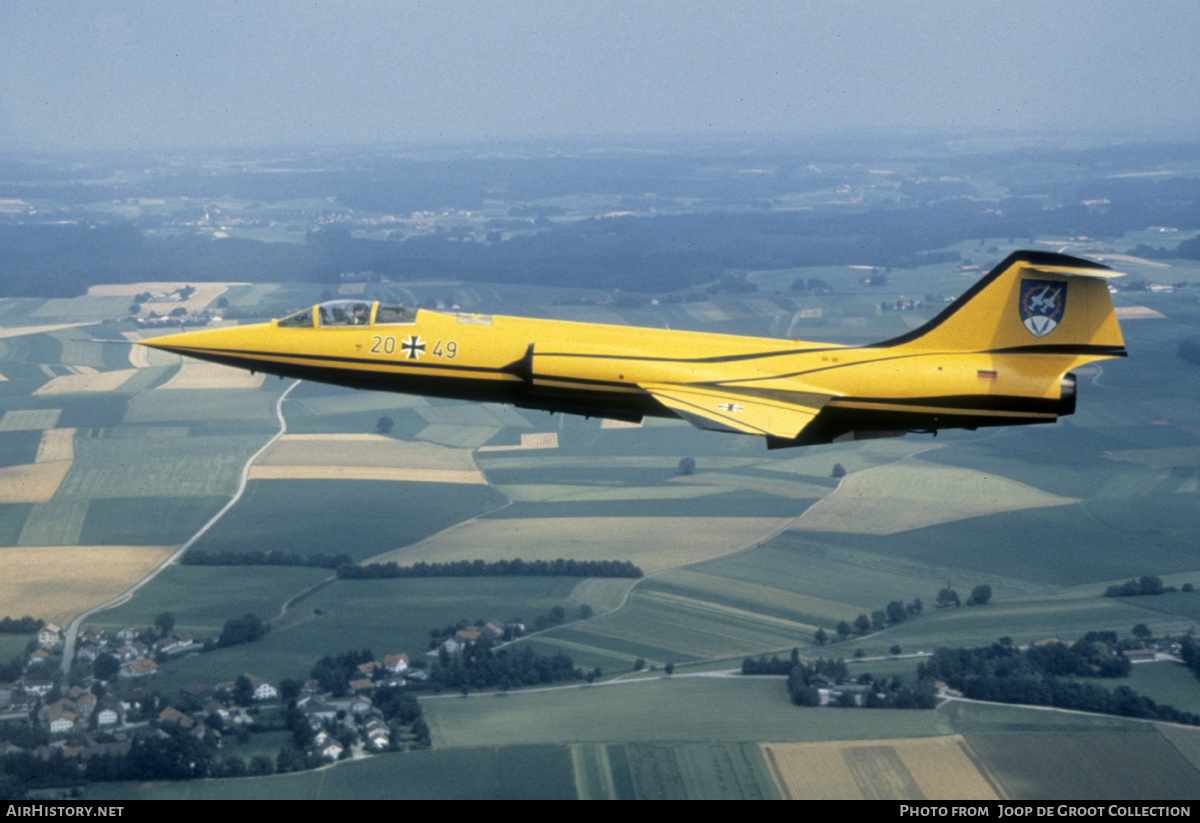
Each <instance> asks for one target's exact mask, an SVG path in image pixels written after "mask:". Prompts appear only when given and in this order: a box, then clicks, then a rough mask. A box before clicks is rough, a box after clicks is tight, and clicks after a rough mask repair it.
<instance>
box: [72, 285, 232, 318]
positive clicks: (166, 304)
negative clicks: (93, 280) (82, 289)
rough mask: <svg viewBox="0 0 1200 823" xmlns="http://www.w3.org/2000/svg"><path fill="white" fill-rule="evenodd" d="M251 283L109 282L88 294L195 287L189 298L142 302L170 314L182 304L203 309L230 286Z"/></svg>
mask: <svg viewBox="0 0 1200 823" xmlns="http://www.w3.org/2000/svg"><path fill="white" fill-rule="evenodd" d="M248 285H250V284H249V283H185V282H169V283H168V282H155V283H107V284H104V285H100V286H92V287H91V288H89V289H88V295H90V296H92V297H129V298H133V297H134V296H135V295H138V294H142V293H143V292H150V294H153V295H158V294H171V293H173V292H175V291H177V290H179V289H181V288H183V287H184V286H191V287H192V288H194V289H195V291H193V292H192V296H191V297H189V298H188V299H187V300H179V301H171V300H163V301H152V300H148V301H146V302H145V303H143V304H142V310H143V311H146V312H151V311H154V312H158V313H159V314H170V313H171V311H172V310H174V309H177V308H179V307H180V306H182V307H183V308H185V309H187V310H188V311H189V312H199V311H203V310H204V309H205V308H206V307H207V306H208V304H209V303H211V302H213V301H214V300H216V299H217V298H218V297H220V296H221V295H222V294H224V293H225V292H226V291H228V289H229V287H230V286H248Z"/></svg>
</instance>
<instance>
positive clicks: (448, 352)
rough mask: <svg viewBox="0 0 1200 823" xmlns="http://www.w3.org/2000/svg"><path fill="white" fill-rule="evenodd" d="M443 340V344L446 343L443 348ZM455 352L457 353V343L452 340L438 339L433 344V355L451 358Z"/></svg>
mask: <svg viewBox="0 0 1200 823" xmlns="http://www.w3.org/2000/svg"><path fill="white" fill-rule="evenodd" d="M443 342H445V344H446V345H445V347H444V348H443V346H442V343H443ZM456 354H458V344H457V343H455V342H454V341H453V340H446V341H441V340H439V341H437V343H435V344H434V346H433V356H434V357H444V358H446V359H447V360H453V359H454V356H455V355H456Z"/></svg>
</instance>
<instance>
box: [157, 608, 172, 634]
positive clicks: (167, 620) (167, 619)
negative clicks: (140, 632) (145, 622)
mask: <svg viewBox="0 0 1200 823" xmlns="http://www.w3.org/2000/svg"><path fill="white" fill-rule="evenodd" d="M154 625H155V626H156V627H157V628H158V632H159V634H161V635H162V636H163V637H166V636H167V635H169V634H170V633H171V632H172V631H173V630H174V629H175V615H173V614H171V613H170V612H163V613H162V614H160V615H158V616H157V617H155V618H154Z"/></svg>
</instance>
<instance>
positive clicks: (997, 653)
mask: <svg viewBox="0 0 1200 823" xmlns="http://www.w3.org/2000/svg"><path fill="white" fill-rule="evenodd" d="M1105 634H1106V633H1100V632H1093V633H1089V634H1088V635H1085V636H1084V638H1083V639H1081V640H1079V641H1078V642H1076V643H1074V644H1072V645H1070V646H1068V645H1066V644H1064V643H1057V642H1055V643H1048V644H1045V645H1043V646H1031V647H1029V648H1028V649H1026V650H1022V649H1019V648H1017V647H1016V646H1015V645H1013V644H1012V642H1011V641H1008V640H1007V639H1005V640H1002V641H999V642H996V643H993V644H992V645H990V646H981V647H978V648H974V649H938V650H937V651H936V652H934V654H933V656H932V657H931V658H930V659H929V660H928V661H927V662H925V663H922V664H921V665H920V666H918V667H917V672H918V676H919V677H921V678H927V679H931V680H942V681H945V683H946V684H947V685H949V686H950V687H951V688H954V689H957V690H959V691H960V692H962V693H963V695H965V696H966V697H970V698H972V699H975V700H991V701H996V702H999V703H1026V704H1030V705H1036V706H1054V707H1056V708H1062V709H1076V710H1079V711H1089V712H1098V713H1101V714H1114V715H1120V716H1122V717H1137V718H1144V719H1149V720H1163V721H1167V722H1172V723H1187V724H1189V725H1200V715H1196V714H1193V713H1191V712H1184V711H1180V710H1178V709H1176V708H1174V707H1173V706H1166V705H1159V704H1158V703H1156V702H1155V701H1153V700H1151V699H1150V698H1148V697H1145V696H1144V695H1140V694H1138V693H1137V692H1135V691H1134V690H1133V689H1131V688H1129V687H1128V686H1118V687H1117V688H1116V689H1112V690H1109V689H1105V688H1103V687H1100V686H1097V685H1095V684H1092V683H1081V682H1078V681H1076V680H1068V679H1065V678H1076V677H1085V678H1121V677H1127V676H1128V675H1129V671H1130V668H1131V666H1130V663H1129V660H1128V659H1127V658H1126V657H1124V656H1123V655H1122V654H1120V652H1119V651H1118V650H1117V649H1116V648H1114V647H1113V646H1111V645H1110V644H1109V643H1108V642H1106V641H1107V638H1106V637H1105Z"/></svg>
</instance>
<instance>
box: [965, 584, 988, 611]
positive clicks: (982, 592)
mask: <svg viewBox="0 0 1200 823" xmlns="http://www.w3.org/2000/svg"><path fill="white" fill-rule="evenodd" d="M991 599H992V587H991V586H989V585H988V584H987V583H981V584H980V585H978V586H976V587H975V588H973V589H971V596H970V597H969V598H968V599H967V605H968V606H986V605H987V604H988V602H989V601H990V600H991Z"/></svg>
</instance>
